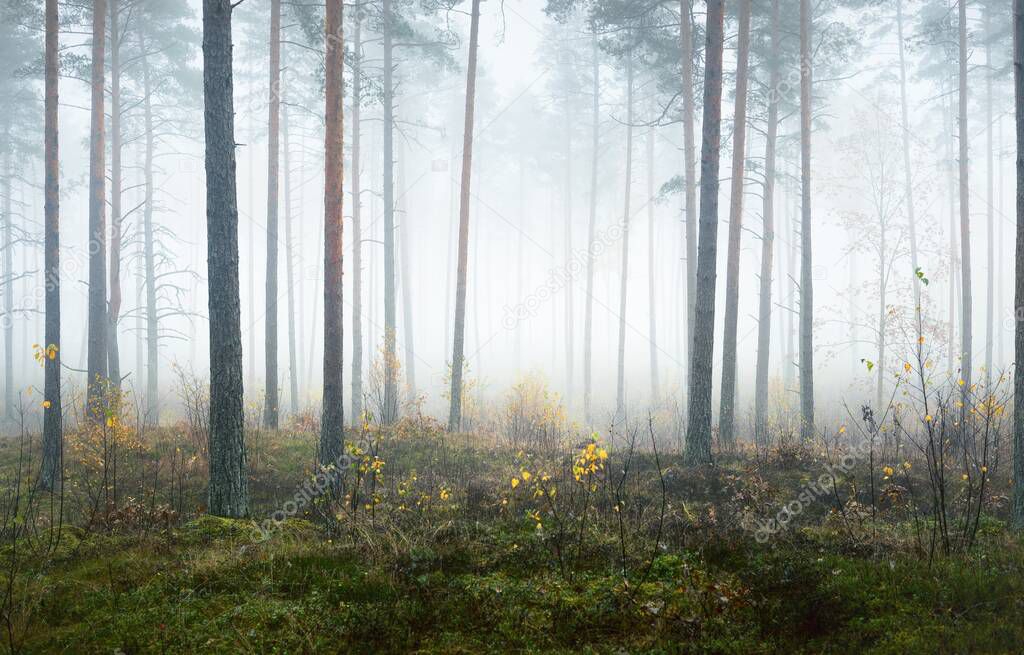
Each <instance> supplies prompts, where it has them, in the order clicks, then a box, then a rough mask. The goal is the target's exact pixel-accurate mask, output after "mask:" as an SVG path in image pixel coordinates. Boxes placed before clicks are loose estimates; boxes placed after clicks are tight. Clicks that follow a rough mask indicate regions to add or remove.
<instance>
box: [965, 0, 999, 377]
mask: <svg viewBox="0 0 1024 655" xmlns="http://www.w3.org/2000/svg"><path fill="white" fill-rule="evenodd" d="M964 1H966V0H964ZM984 17H985V18H984V20H985V35H984V39H985V67H986V69H987V70H986V71H985V156H986V158H987V162H986V166H985V189H986V194H985V237H986V242H987V254H986V260H987V263H988V266H987V267H986V271H985V277H986V280H985V393H986V394H990V393H992V388H991V387H992V346H993V345H994V344H995V334H994V332H995V330H994V328H995V289H996V280H995V275H996V266H995V264H996V261H995V253H996V229H995V228H996V226H995V209H996V198H995V171H994V168H995V162H994V161H993V154H994V147H993V143H992V141H993V138H994V136H995V134H994V128H995V119H994V117H993V116H992V102H993V100H992V69H993V66H992V6H991V4H986V5H985V9H984Z"/></svg>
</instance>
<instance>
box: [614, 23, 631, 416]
mask: <svg viewBox="0 0 1024 655" xmlns="http://www.w3.org/2000/svg"><path fill="white" fill-rule="evenodd" d="M629 36H630V35H628V34H627V38H629ZM625 57H626V176H625V178H624V179H625V181H626V185H625V186H626V190H625V191H626V192H625V194H624V195H625V201H624V207H623V211H622V261H621V262H620V264H619V265H620V266H621V267H622V268H621V272H620V274H619V366H618V376H617V377H616V394H615V419H616V420H617V421H619V420H623V419H624V418H625V417H626V299H627V293H626V292H627V290H628V282H629V214H630V202H629V201H630V199H631V196H632V193H633V49H632V46H631V45H629V46H627V47H626V52H625Z"/></svg>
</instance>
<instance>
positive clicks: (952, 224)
mask: <svg viewBox="0 0 1024 655" xmlns="http://www.w3.org/2000/svg"><path fill="white" fill-rule="evenodd" d="M943 90H944V91H945V89H943ZM943 126H944V128H945V131H946V134H950V135H951V134H953V128H954V125H953V107H952V100H950V104H949V105H947V104H946V103H945V102H944V103H943ZM945 141H946V191H947V202H948V203H949V207H948V210H949V307H948V311H949V313H948V321H947V325H948V328H949V331H948V333H947V336H946V343H947V344H949V347H948V348H947V355H948V361H947V362H946V367H947V369H948V370H949V374H950V375H956V364H957V359H958V358H957V356H956V346H955V345H954V344H955V343H956V323H957V321H956V317H957V313H958V309H957V306H958V296H959V291H960V285H959V284H958V282H957V277H958V276H957V273H958V270H959V267H958V261H957V242H956V235H957V228H956V223H957V207H956V183H955V182H954V180H953V169H954V168H955V166H956V162H955V159H954V157H953V142H952V140H951V139H946V140H945Z"/></svg>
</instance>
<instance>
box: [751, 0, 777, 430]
mask: <svg viewBox="0 0 1024 655" xmlns="http://www.w3.org/2000/svg"><path fill="white" fill-rule="evenodd" d="M779 27H780V26H779V0H772V9H771V28H770V31H771V36H770V38H771V55H770V59H769V62H768V67H769V73H768V89H769V91H768V119H767V123H768V125H767V131H766V135H765V145H764V194H763V196H762V200H763V205H762V210H761V220H762V223H763V229H762V233H761V278H760V293H759V294H758V310H757V369H756V371H755V373H754V441H755V443H758V444H765V443H767V436H768V435H767V421H766V417H767V414H768V365H769V362H770V357H771V334H772V328H771V320H772V264H773V261H772V258H773V256H774V253H775V251H774V244H775V151H776V146H777V144H778V138H779V93H778V91H777V89H778V88H779V81H780V79H781V74H780V73H781V71H780V68H779V55H780V50H781V49H780V47H779V39H780V35H781V32H780V29H779Z"/></svg>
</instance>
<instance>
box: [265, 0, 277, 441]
mask: <svg viewBox="0 0 1024 655" xmlns="http://www.w3.org/2000/svg"><path fill="white" fill-rule="evenodd" d="M269 112H270V115H269V117H268V119H267V124H268V129H267V277H266V282H267V286H266V296H265V299H266V303H267V314H266V330H265V333H264V339H265V341H264V353H263V354H264V357H266V380H265V382H264V383H265V384H266V397H265V398H264V401H263V425H264V427H267V428H270V429H277V424H278V414H279V412H278V404H279V403H280V400H281V399H280V395H279V394H278V390H277V268H278V267H277V241H278V235H277V232H278V204H279V201H278V191H279V189H278V181H279V178H280V176H279V168H280V139H281V133H280V130H281V0H270V105H269Z"/></svg>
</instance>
